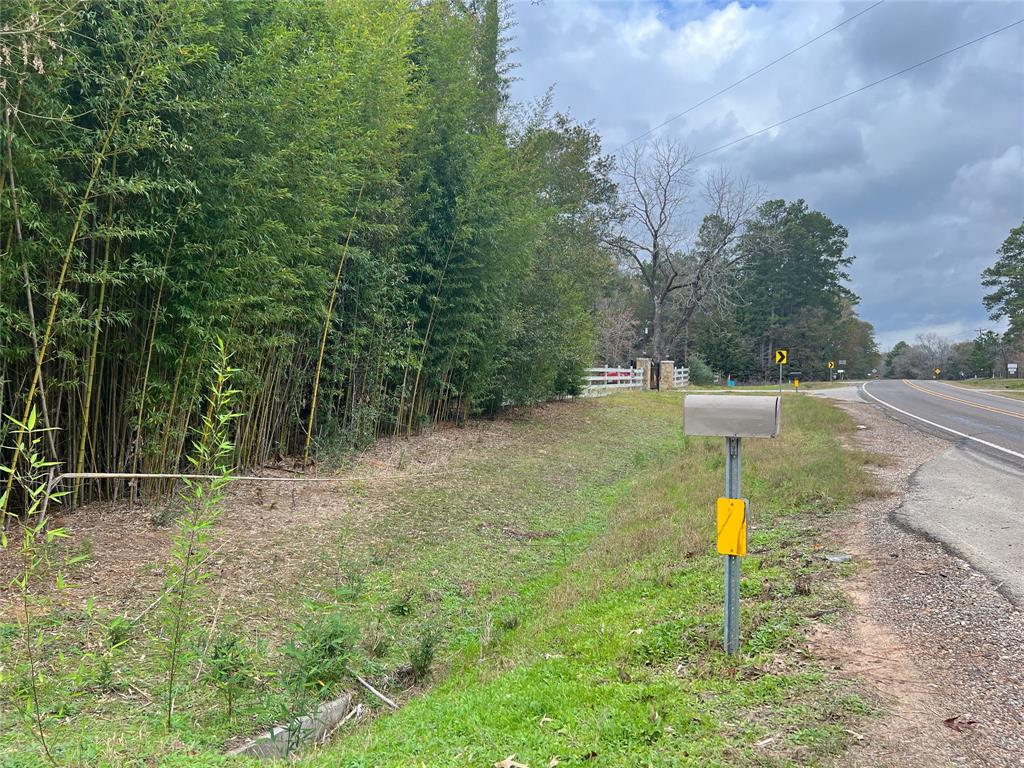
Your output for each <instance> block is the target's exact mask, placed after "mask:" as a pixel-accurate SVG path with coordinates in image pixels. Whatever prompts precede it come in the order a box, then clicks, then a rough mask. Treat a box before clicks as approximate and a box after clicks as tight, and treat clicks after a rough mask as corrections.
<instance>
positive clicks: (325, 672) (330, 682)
mask: <svg viewBox="0 0 1024 768" xmlns="http://www.w3.org/2000/svg"><path fill="white" fill-rule="evenodd" d="M358 636H359V632H358V630H357V629H356V628H355V626H354V625H353V624H352V623H351V622H350V621H349V620H348V619H347V618H346V617H345V616H343V615H341V614H340V613H326V614H323V615H321V616H317V617H316V618H314V619H313V620H312V621H310V622H309V623H308V624H306V626H305V627H304V628H303V629H302V630H301V631H300V632H299V635H298V637H296V638H295V639H294V640H292V641H291V642H290V643H288V645H286V646H285V648H284V655H285V657H286V658H287V659H288V670H287V677H288V682H289V684H290V687H291V688H292V690H293V691H295V692H312V693H316V694H320V693H322V692H323V691H324V690H325V689H330V688H333V687H334V686H335V685H337V683H338V682H339V681H341V680H342V679H343V678H344V677H345V675H346V666H347V665H348V662H349V659H350V658H352V651H353V649H354V648H355V644H356V641H357V640H358Z"/></svg>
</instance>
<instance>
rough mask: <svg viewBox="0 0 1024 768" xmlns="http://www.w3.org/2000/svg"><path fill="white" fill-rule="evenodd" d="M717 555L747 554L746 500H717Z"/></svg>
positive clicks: (740, 555) (741, 555)
mask: <svg viewBox="0 0 1024 768" xmlns="http://www.w3.org/2000/svg"><path fill="white" fill-rule="evenodd" d="M718 554H720V555H738V556H739V557H743V556H744V555H746V554H747V500H746V499H726V498H720V499H719V500H718Z"/></svg>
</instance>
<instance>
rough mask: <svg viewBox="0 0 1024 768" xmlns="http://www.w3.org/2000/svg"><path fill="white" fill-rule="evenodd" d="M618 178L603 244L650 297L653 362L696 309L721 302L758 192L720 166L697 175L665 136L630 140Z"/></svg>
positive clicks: (689, 156)
mask: <svg viewBox="0 0 1024 768" xmlns="http://www.w3.org/2000/svg"><path fill="white" fill-rule="evenodd" d="M619 175H620V177H621V178H620V182H619V190H620V195H621V201H620V204H621V209H620V210H621V213H620V226H619V227H618V230H617V232H616V233H615V235H614V236H612V237H611V238H610V239H609V240H608V243H607V244H608V246H609V247H611V249H612V250H613V251H614V252H615V253H616V255H617V256H618V257H619V261H620V263H621V264H622V265H623V266H624V267H625V268H627V269H630V270H632V271H633V272H635V273H636V274H637V275H638V276H639V278H640V280H641V282H642V283H643V285H644V288H645V290H646V292H647V294H648V296H649V298H650V301H651V308H652V320H651V357H652V358H653V359H654V361H655V363H657V362H660V361H661V359H662V357H663V356H664V354H665V352H666V351H667V350H668V349H669V348H670V347H671V346H672V344H673V343H674V341H675V340H676V338H678V336H679V335H680V334H681V333H683V332H684V331H685V330H686V328H687V326H688V324H689V322H690V320H691V319H692V318H693V316H694V314H695V313H696V312H697V310H698V309H702V308H706V307H708V306H712V305H714V304H716V303H718V304H723V303H726V302H728V301H729V297H730V295H731V292H730V285H731V282H732V280H731V278H732V275H733V267H735V266H736V264H737V262H738V261H739V259H740V258H741V256H740V252H739V251H738V250H737V249H736V248H735V245H736V241H737V240H738V239H739V236H740V234H742V229H743V225H744V222H746V220H747V219H748V218H749V216H750V215H751V213H753V211H754V208H755V207H756V205H757V202H758V197H759V195H758V194H757V192H756V191H755V190H753V189H752V188H751V186H750V184H749V183H748V182H747V181H745V180H737V179H734V178H733V177H732V176H731V175H730V174H729V173H727V172H725V171H715V172H710V173H707V174H706V175H705V176H704V177H703V179H698V177H697V169H696V167H695V165H694V155H693V153H692V152H691V151H690V150H688V149H687V148H686V147H685V146H683V145H682V144H680V143H678V142H676V141H674V140H671V139H655V140H652V141H649V142H646V143H643V144H639V145H634V146H633V147H632V148H631V149H630V150H629V151H628V152H627V153H626V155H625V156H624V157H623V158H622V160H621V161H620V166H619ZM697 221H699V222H700V223H699V225H696V226H695V222H697Z"/></svg>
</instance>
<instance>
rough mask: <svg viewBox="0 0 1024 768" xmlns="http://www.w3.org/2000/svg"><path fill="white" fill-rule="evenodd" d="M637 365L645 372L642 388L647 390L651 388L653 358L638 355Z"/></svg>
mask: <svg viewBox="0 0 1024 768" xmlns="http://www.w3.org/2000/svg"><path fill="white" fill-rule="evenodd" d="M636 367H637V369H638V370H640V371H641V372H642V373H643V382H644V383H643V386H642V387H641V389H642V390H643V391H644V392H646V391H647V390H649V389H650V388H651V358H649V357H638V358H637V359H636Z"/></svg>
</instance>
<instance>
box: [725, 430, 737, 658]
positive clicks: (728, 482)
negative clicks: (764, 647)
mask: <svg viewBox="0 0 1024 768" xmlns="http://www.w3.org/2000/svg"><path fill="white" fill-rule="evenodd" d="M725 495H726V497H727V498H730V499H738V498H740V438H738V437H727V438H725ZM739 647H740V559H739V558H738V557H736V556H735V555H726V556H725V652H726V653H736V651H737V650H739Z"/></svg>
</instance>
